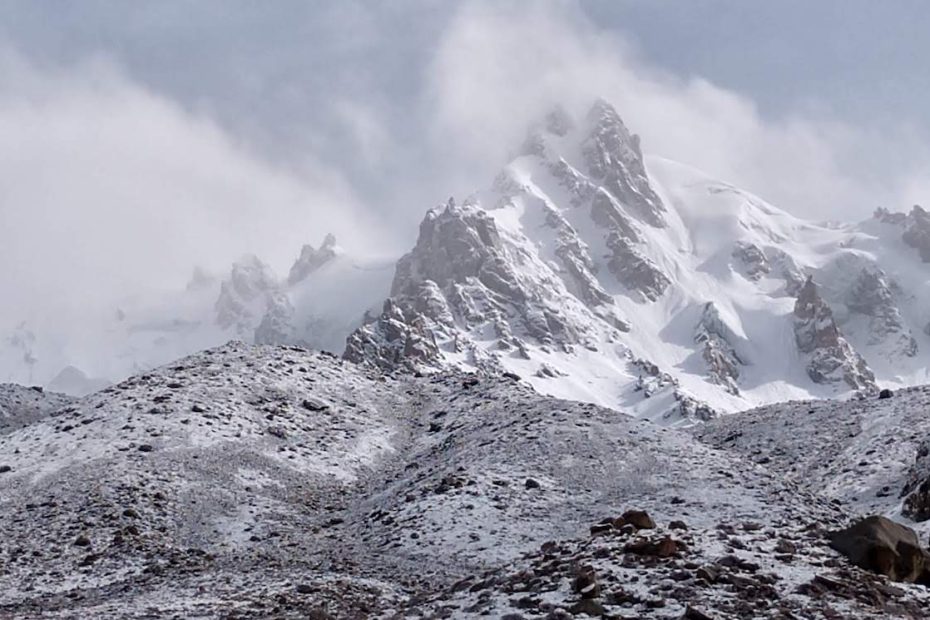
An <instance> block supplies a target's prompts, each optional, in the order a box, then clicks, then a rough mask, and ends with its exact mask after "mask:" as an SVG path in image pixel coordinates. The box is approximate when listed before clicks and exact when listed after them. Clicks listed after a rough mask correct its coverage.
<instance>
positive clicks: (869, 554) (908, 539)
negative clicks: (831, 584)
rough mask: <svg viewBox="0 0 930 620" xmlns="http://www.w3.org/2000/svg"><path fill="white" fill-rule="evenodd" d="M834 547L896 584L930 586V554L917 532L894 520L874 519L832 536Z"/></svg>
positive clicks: (853, 525)
mask: <svg viewBox="0 0 930 620" xmlns="http://www.w3.org/2000/svg"><path fill="white" fill-rule="evenodd" d="M830 546H831V547H833V548H834V549H836V550H837V551H839V552H840V553H842V554H843V555H845V556H846V557H847V558H849V559H850V561H851V562H852V563H853V564H855V565H856V566H858V567H860V568H864V569H866V570H870V571H872V572H875V573H879V574H881V575H885V576H887V577H888V578H890V579H893V580H895V581H905V582H909V583H922V584H924V585H928V584H930V553H927V551H926V550H924V549H923V548H921V546H920V540H919V539H918V538H917V533H916V532H914V530H912V529H911V528H909V527H907V526H904V525H901V524H900V523H895V522H894V521H892V520H891V519H888V518H885V517H881V516H872V517H866V518H864V519H861V520H859V521H857V522H855V523H853V524H852V525H850V526H849V527H847V528H846V529H843V530H839V531H837V532H833V533H832V534H831V535H830Z"/></svg>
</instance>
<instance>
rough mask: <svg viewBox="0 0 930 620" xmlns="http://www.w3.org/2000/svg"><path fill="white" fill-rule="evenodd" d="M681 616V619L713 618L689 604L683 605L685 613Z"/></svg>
mask: <svg viewBox="0 0 930 620" xmlns="http://www.w3.org/2000/svg"><path fill="white" fill-rule="evenodd" d="M681 618H682V620H714V619H713V617H712V616H708V615H707V614H705V613H704V612H703V611H700V610H698V609H695V608H694V607H692V606H691V605H688V606H687V607H685V613H684V615H682V616H681Z"/></svg>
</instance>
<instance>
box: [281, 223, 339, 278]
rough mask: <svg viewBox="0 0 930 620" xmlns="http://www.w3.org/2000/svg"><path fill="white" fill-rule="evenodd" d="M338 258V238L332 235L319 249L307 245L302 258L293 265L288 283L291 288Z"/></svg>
mask: <svg viewBox="0 0 930 620" xmlns="http://www.w3.org/2000/svg"><path fill="white" fill-rule="evenodd" d="M335 256H336V237H334V236H333V235H332V234H328V235H326V238H325V239H323V243H322V244H321V245H320V247H319V249H316V248H314V247H313V246H312V245H309V244H308V245H305V246H304V247H303V248H301V250H300V256H299V257H297V260H296V261H295V262H294V264H293V265H291V270H290V272H289V273H288V275H287V283H288V284H289V285H291V286H293V285H294V284H297V283H298V282H301V281H302V280H303V279H304V278H306V277H307V276H309V275H310V274H311V273H313V272H314V271H316V270H317V269H319V268H320V267H322V266H323V265H325V264H326V263H327V262H329V261H330V260H332V259H333V258H335Z"/></svg>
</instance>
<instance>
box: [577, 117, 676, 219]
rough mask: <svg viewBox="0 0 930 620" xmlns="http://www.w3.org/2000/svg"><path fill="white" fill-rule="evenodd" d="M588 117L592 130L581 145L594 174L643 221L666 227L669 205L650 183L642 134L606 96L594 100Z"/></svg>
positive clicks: (593, 177)
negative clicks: (629, 125) (629, 126)
mask: <svg viewBox="0 0 930 620" xmlns="http://www.w3.org/2000/svg"><path fill="white" fill-rule="evenodd" d="M587 120H588V123H589V124H590V126H591V130H590V133H589V135H588V137H587V139H585V141H584V143H583V144H582V147H581V148H582V153H583V155H584V159H585V163H586V164H587V166H588V172H589V174H590V175H591V178H592V179H595V180H597V181H599V182H600V183H601V184H602V185H603V186H604V188H605V189H606V190H607V191H609V192H610V193H611V194H612V195H613V196H614V197H615V198H616V199H617V200H619V201H620V202H621V203H622V204H623V205H624V206H626V207H628V208H629V209H630V210H631V211H632V212H633V213H634V214H635V215H636V217H638V218H639V219H641V220H642V221H643V222H645V223H647V224H649V225H650V226H655V227H657V228H662V227H664V226H665V225H666V224H665V217H664V214H665V205H664V204H662V200H661V199H660V198H659V195H658V194H657V193H656V192H655V190H653V188H652V185H651V184H650V183H649V177H648V176H647V175H646V166H645V164H644V163H643V153H642V150H640V146H639V136H637V135H635V134H632V133H630V130H629V129H627V128H626V125H624V124H623V121H622V120H621V119H620V115H619V114H617V111H616V110H615V109H614V107H613V106H612V105H610V104H609V103H607V102H606V101H604V100H603V99H601V100H598V101H597V102H596V103H595V104H594V106H593V107H592V108H591V110H590V112H588V119H587Z"/></svg>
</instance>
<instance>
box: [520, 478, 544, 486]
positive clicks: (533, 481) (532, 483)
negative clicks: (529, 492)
mask: <svg viewBox="0 0 930 620" xmlns="http://www.w3.org/2000/svg"><path fill="white" fill-rule="evenodd" d="M523 486H524V487H526V488H527V489H538V488H539V487H540V486H541V485H540V484H539V483H538V482H536V481H535V480H533V479H532V478H527V479H526V482H524V483H523Z"/></svg>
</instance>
